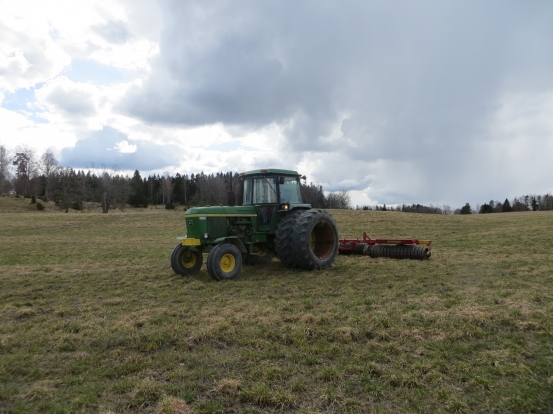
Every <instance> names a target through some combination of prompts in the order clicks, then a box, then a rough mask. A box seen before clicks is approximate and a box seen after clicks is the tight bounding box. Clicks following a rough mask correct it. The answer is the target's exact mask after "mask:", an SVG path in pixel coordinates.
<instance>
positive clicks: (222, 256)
mask: <svg viewBox="0 0 553 414" xmlns="http://www.w3.org/2000/svg"><path fill="white" fill-rule="evenodd" d="M241 269H242V253H240V250H238V247H236V246H235V245H234V244H231V243H223V244H218V245H217V246H215V247H214V248H213V249H211V251H210V252H209V255H208V256H207V272H208V273H209V275H210V276H211V277H212V278H213V279H215V280H227V279H234V278H235V277H236V276H238V274H239V273H240V270H241Z"/></svg>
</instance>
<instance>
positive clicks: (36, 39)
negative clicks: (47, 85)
mask: <svg viewBox="0 0 553 414" xmlns="http://www.w3.org/2000/svg"><path fill="white" fill-rule="evenodd" d="M18 25H19V26H20V27H17V26H18ZM69 62H70V58H69V56H68V55H67V54H66V53H65V52H64V51H63V50H62V49H61V48H60V47H59V46H58V45H57V44H56V43H55V42H54V41H53V40H52V39H51V38H50V36H48V29H47V27H45V26H44V25H38V26H32V25H28V26H27V27H21V22H20V21H19V20H18V19H17V18H14V17H13V16H11V15H9V14H3V13H1V12H0V93H1V92H2V91H8V92H12V93H13V92H15V91H16V90H17V89H21V88H26V89H28V88H30V87H32V86H34V85H35V84H37V83H40V82H44V81H46V80H48V79H50V78H51V77H53V76H55V75H57V74H58V73H60V72H61V71H62V69H63V68H64V67H65V66H66V65H68V64H69Z"/></svg>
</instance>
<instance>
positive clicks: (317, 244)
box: [310, 221, 334, 260]
mask: <svg viewBox="0 0 553 414" xmlns="http://www.w3.org/2000/svg"><path fill="white" fill-rule="evenodd" d="M310 244H311V251H312V252H313V254H314V255H315V256H317V257H318V258H319V259H323V260H324V259H326V258H328V257H330V255H331V254H332V252H333V247H334V233H333V231H332V227H331V226H330V225H329V224H328V223H326V222H324V221H323V222H321V223H318V224H317V225H316V226H315V227H313V230H312V231H311V235H310Z"/></svg>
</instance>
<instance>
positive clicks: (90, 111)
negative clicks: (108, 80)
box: [37, 76, 99, 117]
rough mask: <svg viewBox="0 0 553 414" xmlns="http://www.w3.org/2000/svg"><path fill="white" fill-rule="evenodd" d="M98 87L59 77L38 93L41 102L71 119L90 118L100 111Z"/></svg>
mask: <svg viewBox="0 0 553 414" xmlns="http://www.w3.org/2000/svg"><path fill="white" fill-rule="evenodd" d="M98 94H99V90H98V88H97V87H95V86H93V85H90V84H88V83H81V82H72V81H70V80H69V79H68V78H66V77H65V76H58V77H57V78H55V79H53V80H52V81H50V82H48V83H47V84H46V85H44V86H43V87H42V88H40V89H39V90H38V91H37V95H38V98H39V100H40V101H41V102H42V103H44V104H46V105H48V106H52V107H54V108H55V110H58V111H61V112H63V113H64V114H65V115H67V116H70V117H89V116H92V115H94V114H95V113H96V111H97V109H98V103H97V101H98Z"/></svg>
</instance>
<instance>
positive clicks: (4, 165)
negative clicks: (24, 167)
mask: <svg viewBox="0 0 553 414" xmlns="http://www.w3.org/2000/svg"><path fill="white" fill-rule="evenodd" d="M9 158H10V157H9V154H8V151H7V150H6V147H4V146H3V145H0V194H2V193H4V192H5V191H6V189H7V184H8V183H9V180H10V175H11V174H10V166H11V165H10V164H11V163H10V159H9Z"/></svg>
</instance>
